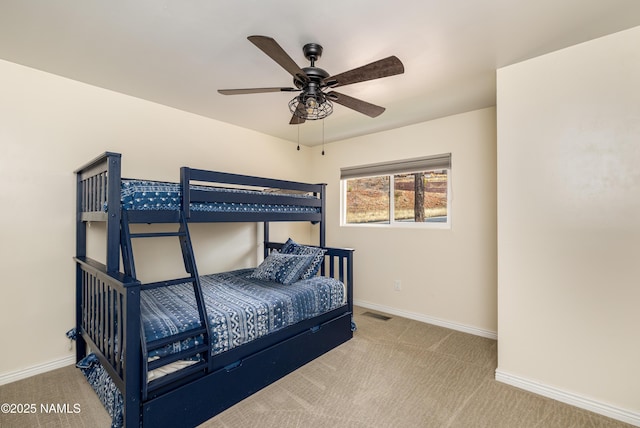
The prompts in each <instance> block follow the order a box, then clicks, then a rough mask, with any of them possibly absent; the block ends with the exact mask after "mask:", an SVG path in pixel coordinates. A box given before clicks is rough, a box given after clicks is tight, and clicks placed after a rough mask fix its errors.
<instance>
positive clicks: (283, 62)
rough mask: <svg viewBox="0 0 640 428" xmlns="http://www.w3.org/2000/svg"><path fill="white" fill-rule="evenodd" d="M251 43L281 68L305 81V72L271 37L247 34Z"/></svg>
mask: <svg viewBox="0 0 640 428" xmlns="http://www.w3.org/2000/svg"><path fill="white" fill-rule="evenodd" d="M247 39H249V41H250V42H251V43H253V44H254V45H256V46H257V47H258V48H259V49H260V50H261V51H262V52H264V53H266V54H267V55H268V56H269V57H270V58H271V59H272V60H274V61H275V62H277V63H278V64H279V65H280V66H281V67H282V68H284V69H285V70H287V71H288V72H289V74H291V75H292V76H293V77H297V78H299V79H300V80H302V81H307V80H308V78H307V74H306V73H305V72H304V71H303V70H302V69H301V68H300V67H298V65H297V64H296V63H295V62H294V61H293V59H291V57H290V56H289V55H288V54H287V53H286V52H285V51H284V49H282V47H280V45H279V44H278V42H276V41H275V40H274V39H272V38H271V37H267V36H249V37H247Z"/></svg>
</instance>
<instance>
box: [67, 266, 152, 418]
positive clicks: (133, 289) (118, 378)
mask: <svg viewBox="0 0 640 428" xmlns="http://www.w3.org/2000/svg"><path fill="white" fill-rule="evenodd" d="M75 261H76V266H77V267H76V269H77V272H76V274H77V287H78V288H77V290H76V292H77V321H76V323H77V325H76V331H77V332H78V333H79V334H78V336H79V337H78V342H77V345H76V352H77V355H76V358H77V360H78V361H79V360H80V359H81V358H83V357H84V356H85V354H86V346H87V345H88V346H89V347H90V348H91V352H93V353H95V354H96V355H97V356H98V358H99V359H100V362H101V364H102V366H103V367H104V368H105V370H106V371H107V372H108V373H109V375H110V376H111V379H112V380H113V382H114V383H115V385H116V386H117V387H118V389H119V390H120V391H121V392H122V396H123V399H124V422H125V426H138V425H139V423H140V409H141V407H140V405H141V379H142V376H141V350H140V282H139V281H137V280H136V279H133V278H131V277H128V276H126V275H123V274H121V273H110V272H107V268H106V266H105V265H103V264H101V263H98V262H96V261H95V260H92V259H90V258H87V257H76V258H75Z"/></svg>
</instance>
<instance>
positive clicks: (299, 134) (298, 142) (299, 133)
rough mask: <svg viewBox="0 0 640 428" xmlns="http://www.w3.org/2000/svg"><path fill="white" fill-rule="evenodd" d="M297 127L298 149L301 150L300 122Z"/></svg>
mask: <svg viewBox="0 0 640 428" xmlns="http://www.w3.org/2000/svg"><path fill="white" fill-rule="evenodd" d="M297 128H298V151H300V124H298V126H297Z"/></svg>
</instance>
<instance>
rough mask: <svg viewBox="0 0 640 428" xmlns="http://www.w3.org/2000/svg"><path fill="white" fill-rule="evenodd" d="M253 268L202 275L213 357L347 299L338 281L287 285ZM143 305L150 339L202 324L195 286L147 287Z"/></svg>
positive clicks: (186, 343)
mask: <svg viewBox="0 0 640 428" xmlns="http://www.w3.org/2000/svg"><path fill="white" fill-rule="evenodd" d="M253 271H254V269H240V270H236V271H231V272H224V273H218V274H213V275H206V276H202V277H201V285H202V293H203V295H204V300H205V305H206V309H207V315H208V318H209V324H210V327H211V336H212V337H211V342H212V343H211V354H212V355H215V354H219V353H221V352H224V351H227V350H229V349H233V348H235V347H237V346H240V345H242V344H245V343H247V342H250V341H252V340H254V339H257V338H260V337H263V336H265V335H267V334H269V333H272V332H274V331H277V330H280V329H282V328H284V327H287V326H289V325H292V324H295V323H297V322H299V321H302V320H305V319H308V318H312V317H314V316H317V315H320V314H323V313H325V312H328V311H330V310H333V309H336V308H338V307H340V306H342V305H343V304H344V303H345V302H344V301H345V298H344V286H343V284H342V283H341V282H340V281H338V280H336V279H333V278H327V277H321V276H314V277H312V278H309V279H304V280H301V281H297V282H294V283H293V284H290V285H283V284H279V283H276V282H271V281H264V280H260V279H254V278H250V275H251V274H252V273H253ZM140 307H141V312H142V322H143V326H144V333H145V337H146V340H147V342H149V341H152V340H156V339H160V338H164V337H168V336H170V335H172V334H176V333H181V332H184V331H187V330H190V329H194V328H198V327H200V322H199V317H198V311H197V307H196V302H195V296H194V293H193V287H192V286H191V284H180V285H173V286H170V287H160V288H156V289H152V290H147V291H143V292H142V294H141V302H140ZM195 340H197V339H195ZM195 340H194V339H189V340H185V341H183V342H180V343H178V342H176V343H174V344H173V345H170V346H167V347H166V348H163V349H161V350H158V351H154V352H153V353H150V354H149V357H154V356H163V355H167V354H170V353H173V352H179V351H181V350H185V349H188V348H190V347H192V346H194V342H195Z"/></svg>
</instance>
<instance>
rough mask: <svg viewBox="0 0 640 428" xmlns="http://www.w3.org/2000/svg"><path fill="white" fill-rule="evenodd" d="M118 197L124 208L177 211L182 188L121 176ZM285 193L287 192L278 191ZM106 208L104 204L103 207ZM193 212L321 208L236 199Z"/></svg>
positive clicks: (197, 205) (216, 189)
mask: <svg viewBox="0 0 640 428" xmlns="http://www.w3.org/2000/svg"><path fill="white" fill-rule="evenodd" d="M121 187H122V191H121V200H122V208H123V209H125V210H179V209H180V200H181V195H182V190H181V187H180V184H179V183H165V182H160V181H146V180H129V179H122V186H121ZM191 188H192V189H197V190H206V191H210V192H223V193H246V194H248V195H251V194H270V193H266V192H259V191H255V190H243V189H228V188H222V187H212V186H195V185H192V186H191ZM279 196H287V194H279ZM288 196H292V197H297V198H309V199H313V198H314V197H313V196H312V195H304V194H302V195H300V194H291V195H288ZM105 208H106V207H105ZM191 210H192V211H206V212H281V213H287V214H291V213H317V212H320V208H316V207H305V206H300V205H284V204H260V203H237V202H209V203H192V204H191Z"/></svg>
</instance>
